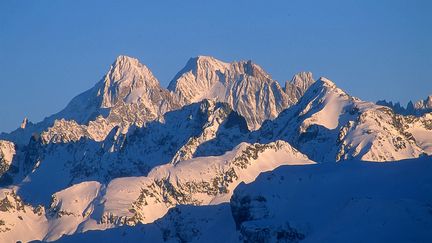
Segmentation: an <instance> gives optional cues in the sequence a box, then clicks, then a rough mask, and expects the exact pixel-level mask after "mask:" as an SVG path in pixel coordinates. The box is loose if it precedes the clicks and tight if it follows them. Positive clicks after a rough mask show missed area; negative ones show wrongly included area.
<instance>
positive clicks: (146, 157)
mask: <svg viewBox="0 0 432 243" xmlns="http://www.w3.org/2000/svg"><path fill="white" fill-rule="evenodd" d="M63 123H65V124H68V123H72V124H75V126H77V125H76V123H75V122H67V121H65V120H57V121H56V123H55V124H62V125H58V126H56V125H54V126H53V127H51V128H49V129H48V130H47V131H44V132H42V134H41V135H40V137H39V138H38V139H37V140H34V139H32V142H31V143H30V144H29V145H28V146H27V149H26V152H25V153H24V156H21V159H19V160H18V159H17V160H18V161H17V162H16V164H17V167H18V168H20V170H18V171H10V172H7V174H6V175H7V176H8V178H9V180H12V181H13V182H14V183H15V184H19V189H18V188H17V192H18V194H19V195H20V196H21V197H22V198H23V199H24V200H26V201H27V202H31V203H32V204H42V205H48V204H49V200H50V199H51V195H52V194H53V193H55V192H57V191H59V190H62V189H65V188H67V187H69V186H72V185H73V184H76V183H80V182H83V181H88V180H92V181H98V182H100V183H108V182H109V181H110V180H112V179H114V178H117V177H126V176H140V175H147V173H148V172H149V171H150V170H151V169H152V168H153V167H155V166H158V165H162V164H167V163H171V164H175V163H178V162H179V161H182V160H186V159H191V158H192V157H195V156H197V155H196V154H197V153H199V156H204V155H205V154H212V155H213V154H223V151H225V150H226V147H231V146H235V145H237V144H233V143H232V141H236V140H237V137H241V136H242V135H243V134H247V133H248V129H247V125H246V122H245V120H244V118H242V117H240V116H239V115H238V114H236V113H235V112H234V111H232V109H231V108H230V107H229V106H227V105H226V104H222V103H217V102H215V101H210V100H204V101H201V102H199V103H194V104H191V105H187V106H184V107H183V108H181V109H179V110H175V111H170V112H167V113H165V114H164V116H163V117H162V118H161V121H152V122H149V123H147V124H146V126H144V127H141V128H139V127H131V128H130V129H129V130H128V131H127V132H126V133H125V134H123V133H122V132H120V128H119V127H115V128H114V129H112V131H111V132H110V133H109V135H108V136H107V137H106V138H105V140H103V141H95V140H93V139H91V138H88V137H85V136H82V134H75V133H73V131H75V130H76V128H75V127H72V128H69V126H68V125H65V124H63ZM58 127H59V128H58ZM65 128H66V129H65ZM216 137H217V138H216ZM199 146H201V147H202V148H201V150H197V147H199ZM203 148H205V151H203ZM10 183H11V182H10Z"/></svg>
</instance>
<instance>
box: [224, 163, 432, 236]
mask: <svg viewBox="0 0 432 243" xmlns="http://www.w3.org/2000/svg"><path fill="white" fill-rule="evenodd" d="M431 170H432V159H431V158H430V157H428V158H426V157H425V158H422V159H415V160H406V161H400V162H394V163H365V162H358V161H346V162H343V163H339V164H334V163H324V164H319V165H305V166H282V167H280V168H278V169H276V170H274V171H272V172H268V173H265V174H262V175H261V176H259V177H258V178H257V180H256V181H255V182H253V183H251V184H241V185H240V186H239V187H238V188H237V189H236V190H235V192H234V196H233V197H232V199H231V206H232V210H233V216H234V219H235V221H236V224H237V227H238V229H239V231H240V233H241V234H242V239H243V240H246V241H247V240H250V241H259V240H260V239H265V240H267V241H275V240H276V239H279V240H281V239H283V238H285V239H287V240H289V239H291V240H292V241H293V242H295V241H300V240H301V242H430V241H431V240H432V231H431V230H430V229H431V227H432V217H431V209H432V208H431V205H432V204H431V203H432V177H431V176H430V172H431Z"/></svg>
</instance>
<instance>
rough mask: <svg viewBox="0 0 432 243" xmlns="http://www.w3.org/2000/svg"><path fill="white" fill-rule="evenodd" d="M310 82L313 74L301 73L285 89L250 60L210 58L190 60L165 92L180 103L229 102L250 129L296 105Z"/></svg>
mask: <svg viewBox="0 0 432 243" xmlns="http://www.w3.org/2000/svg"><path fill="white" fill-rule="evenodd" d="M311 83H313V79H312V74H310V73H300V74H298V75H296V76H294V78H293V80H292V82H288V83H287V86H286V88H285V91H284V89H283V88H282V87H281V86H280V85H279V83H278V82H277V81H275V80H273V79H272V78H271V76H270V75H269V74H268V73H266V72H265V71H264V70H263V69H262V68H261V67H260V66H258V65H257V64H255V63H253V62H252V61H240V62H233V63H225V62H222V61H219V60H217V59H215V58H213V57H207V56H199V57H196V58H191V59H190V60H189V61H188V62H187V64H186V66H185V67H184V68H183V69H182V70H181V71H180V72H179V73H178V74H177V75H176V76H175V77H174V79H173V80H172V81H171V83H170V84H169V86H168V89H169V90H171V91H172V92H174V93H175V94H176V96H177V97H178V99H179V101H180V102H181V103H182V104H189V103H193V102H197V101H200V100H202V99H213V98H215V99H217V100H218V101H220V102H225V103H228V104H229V105H230V106H231V107H232V108H233V109H234V110H235V111H237V112H238V113H239V114H240V115H242V116H243V117H245V118H246V121H247V123H248V127H249V129H251V130H256V129H258V128H259V127H260V126H261V124H262V123H263V122H264V121H265V120H267V119H273V118H275V117H276V116H277V115H278V114H279V112H281V111H282V110H284V109H286V108H287V107H289V106H291V105H292V104H294V103H296V102H297V100H298V98H299V97H300V96H301V95H302V93H303V92H304V91H305V90H306V89H307V88H308V87H309V86H310V84H311Z"/></svg>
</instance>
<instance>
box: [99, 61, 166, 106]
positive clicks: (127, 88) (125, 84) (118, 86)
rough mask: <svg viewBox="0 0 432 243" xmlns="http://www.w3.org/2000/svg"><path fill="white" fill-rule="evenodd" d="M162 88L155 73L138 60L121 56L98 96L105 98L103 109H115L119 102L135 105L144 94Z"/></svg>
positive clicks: (113, 65)
mask: <svg viewBox="0 0 432 243" xmlns="http://www.w3.org/2000/svg"><path fill="white" fill-rule="evenodd" d="M159 88H160V84H159V81H158V80H157V79H156V78H155V77H154V75H153V73H152V72H151V71H150V69H149V68H147V67H146V66H145V65H144V64H142V63H140V62H139V61H138V59H136V58H132V57H128V56H119V57H117V59H116V60H115V61H114V63H113V64H112V65H111V67H110V70H109V71H108V73H107V74H106V75H105V77H104V79H103V87H101V88H100V89H99V91H98V95H100V96H102V97H103V100H102V106H101V107H103V108H109V107H113V106H114V105H115V104H116V103H117V102H118V101H119V100H123V101H124V102H126V103H134V102H136V101H137V100H138V99H139V98H141V97H142V96H143V94H144V93H146V92H149V91H150V90H152V89H155V90H158V89H159Z"/></svg>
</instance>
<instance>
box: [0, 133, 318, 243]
mask: <svg viewBox="0 0 432 243" xmlns="http://www.w3.org/2000/svg"><path fill="white" fill-rule="evenodd" d="M312 163H313V162H312V161H310V160H309V159H308V158H307V157H306V156H304V155H303V154H301V153H300V152H298V151H297V150H295V149H293V148H292V147H291V146H290V145H289V144H287V143H286V142H283V141H277V142H273V143H270V144H247V143H242V144H240V145H238V146H237V147H236V148H235V149H234V150H233V151H231V152H228V153H226V154H225V155H222V156H218V157H214V156H213V157H199V158H194V159H190V160H184V161H180V162H177V163H175V164H166V165H162V166H158V167H155V168H154V169H153V170H152V171H151V172H150V173H149V175H148V176H146V177H124V178H118V179H115V180H113V181H111V182H110V183H109V184H108V185H107V186H106V187H104V186H101V184H100V183H98V182H82V183H80V184H76V185H73V186H72V187H69V188H66V189H64V190H62V191H60V192H57V193H55V194H54V195H53V197H52V200H51V204H50V206H49V207H46V208H45V207H43V206H39V207H35V206H31V205H25V204H24V203H23V201H22V200H21V199H20V198H19V197H18V196H17V195H16V194H15V193H14V191H13V190H12V189H4V190H3V195H4V196H3V197H2V198H3V199H2V201H1V204H0V208H4V209H5V210H1V211H0V217H1V218H4V222H3V226H2V231H3V232H2V234H1V235H0V239H5V240H8V241H9V240H14V241H15V240H22V239H23V238H21V237H23V236H22V235H21V234H20V233H21V231H22V230H25V229H26V227H29V228H32V227H33V224H36V225H34V227H37V228H38V230H36V231H34V232H33V233H31V232H29V233H28V234H26V235H25V240H27V239H44V240H55V239H57V238H59V237H61V236H62V235H63V234H72V233H74V232H83V231H86V230H91V229H106V228H110V227H115V226H119V225H124V224H127V225H135V224H137V223H151V222H153V221H154V220H156V219H158V218H160V217H162V216H164V215H165V214H166V213H167V212H168V210H169V209H170V208H172V207H174V206H176V205H180V204H187V205H212V204H219V203H223V202H227V201H229V199H230V197H231V194H232V192H233V190H234V189H235V187H236V186H237V185H238V184H239V183H240V182H246V183H250V182H252V181H253V180H254V179H255V178H256V177H257V176H258V175H259V174H260V173H261V172H265V171H270V170H273V169H275V168H276V167H278V166H280V165H289V164H291V165H296V164H312ZM18 189H19V186H18ZM34 196H36V195H34ZM15 204H17V205H22V206H8V205H15ZM21 215H25V219H23V220H21V219H20V218H19V217H21V218H22V217H23V216H21ZM17 218H18V219H17Z"/></svg>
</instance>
